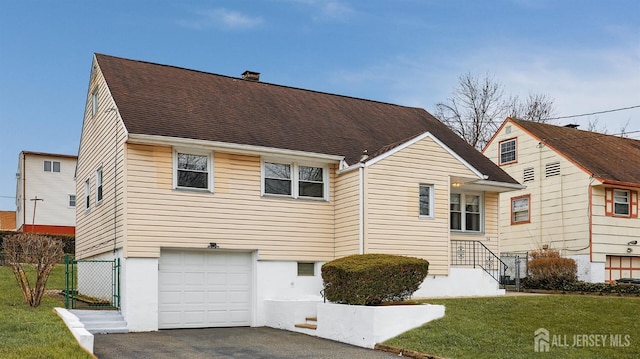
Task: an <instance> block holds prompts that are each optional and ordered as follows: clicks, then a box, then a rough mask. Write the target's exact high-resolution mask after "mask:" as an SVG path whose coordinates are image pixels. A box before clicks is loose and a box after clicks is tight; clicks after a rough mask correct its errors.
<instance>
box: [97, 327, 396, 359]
mask: <svg viewBox="0 0 640 359" xmlns="http://www.w3.org/2000/svg"><path fill="white" fill-rule="evenodd" d="M94 348H95V349H94V353H95V355H96V356H97V357H98V358H100V359H116V358H118V359H120V358H154V359H155V358H167V359H169V358H171V359H174V358H189V359H192V358H194V359H198V358H203V359H204V358H207V359H208V358H242V359H245V358H246V359H293V358H305V359H315V358H318V359H331V358H335V359H343V358H351V359H378V358H379V359H383V358H386V359H390V358H397V356H396V355H393V354H389V353H384V352H380V351H374V350H371V349H365V348H359V347H355V346H351V345H348V344H344V343H338V342H334V341H331V340H326V339H321V338H317V337H313V336H308V335H304V334H300V333H294V332H290V331H286V330H279V329H273V328H267V327H259V328H248V327H238V328H206V329H173V330H161V331H158V332H148V333H128V334H96V335H95V344H94Z"/></svg>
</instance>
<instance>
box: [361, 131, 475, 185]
mask: <svg viewBox="0 0 640 359" xmlns="http://www.w3.org/2000/svg"><path fill="white" fill-rule="evenodd" d="M427 137H428V138H430V139H431V140H433V142H435V143H436V144H438V145H439V146H440V147H442V148H443V149H444V150H445V151H447V152H448V153H449V154H450V155H451V156H453V157H454V158H455V159H456V160H458V161H459V162H460V163H462V165H464V166H465V167H467V168H468V169H469V170H470V171H471V172H473V173H474V174H475V175H476V176H478V178H480V179H483V180H485V179H487V176H486V175H484V174H482V173H481V172H480V171H478V170H477V169H475V167H473V166H472V165H471V164H470V163H469V162H467V161H465V160H464V159H463V158H462V157H460V155H458V154H457V153H456V152H455V151H454V150H452V149H451V148H449V147H448V146H447V145H445V144H444V143H443V142H442V141H440V140H439V139H438V138H437V137H436V136H434V135H432V134H431V133H430V132H425V133H423V134H421V135H419V136H417V137H414V138H412V139H410V140H409V141H407V142H405V143H403V144H401V145H399V146H397V147H395V148H393V149H391V150H389V151H387V152H385V153H383V154H381V155H380V156H378V157H376V158H373V159H371V160H370V161H367V162H366V163H365V166H366V167H369V166H372V165H374V164H376V163H377V162H379V161H381V160H383V159H385V158H387V157H389V156H391V155H393V154H395V153H397V152H399V151H402V150H404V149H405V148H407V147H409V146H411V145H413V144H415V143H417V142H419V141H422V140H424V139H425V138H427Z"/></svg>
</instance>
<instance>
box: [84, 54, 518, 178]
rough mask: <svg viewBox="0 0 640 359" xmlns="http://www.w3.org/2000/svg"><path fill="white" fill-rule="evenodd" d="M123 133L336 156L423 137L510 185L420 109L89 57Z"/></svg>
mask: <svg viewBox="0 0 640 359" xmlns="http://www.w3.org/2000/svg"><path fill="white" fill-rule="evenodd" d="M96 59H97V62H98V64H99V66H100V69H101V71H102V73H103V75H104V77H105V79H106V82H107V85H108V87H109V90H110V91H111V94H112V96H113V98H114V100H115V102H116V104H117V106H118V110H119V112H120V115H121V117H122V120H123V121H124V124H125V126H126V127H127V130H128V131H129V133H132V134H146V135H159V136H170V137H178V138H188V139H197V140H207V141H217V142H226V143H237V144H246V145H254V146H263V147H271V148H280V149H290V150H298V151H306V152H314V153H322V154H329V155H338V156H343V157H344V158H345V160H346V161H347V163H348V164H353V163H356V162H358V161H359V160H360V157H361V155H362V152H363V151H364V150H365V149H366V150H368V151H369V153H378V151H379V149H381V148H383V147H385V146H389V145H391V144H395V143H397V142H398V141H402V140H408V139H411V138H413V137H415V136H417V135H420V134H422V133H424V132H427V131H428V132H430V133H431V134H433V135H434V136H436V137H437V138H438V139H440V140H441V141H442V142H444V143H445V144H446V145H447V146H448V147H450V148H451V149H453V150H454V151H455V152H456V153H458V155H460V156H461V157H462V158H464V159H465V160H466V161H467V162H469V163H470V164H471V165H472V166H473V167H475V168H476V169H477V170H479V171H480V172H481V173H483V174H485V175H488V176H489V180H493V181H498V182H507V183H517V182H516V181H515V180H514V179H513V178H511V177H510V176H509V175H507V174H506V173H505V172H504V171H502V170H501V169H500V168H499V167H497V166H496V165H495V164H493V162H491V161H490V160H489V159H487V158H486V157H485V156H484V155H482V154H481V153H480V152H478V151H476V150H475V149H473V148H472V147H471V146H469V145H468V144H466V143H465V142H464V141H463V140H462V139H461V138H460V137H458V136H457V135H456V134H455V133H453V132H452V131H451V130H449V128H447V127H446V126H445V125H443V124H442V123H441V122H440V121H438V120H437V119H436V118H434V117H433V116H432V115H431V114H429V113H428V112H427V111H425V110H423V109H420V108H413V107H404V106H398V105H392V104H388V103H382V102H376V101H370V100H363V99H357V98H353V97H347V96H340V95H333V94H328V93H322V92H316V91H310V90H303V89H298V88H292V87H287V86H280V85H274V84H268V83H264V82H259V81H247V80H242V79H239V78H233V77H228V76H222V75H216V74H211V73H205V72H200V71H194V70H188V69H183V68H178V67H173V66H166V65H159V64H153V63H149V62H143V61H135V60H127V59H122V58H117V57H113V56H107V55H101V54H96Z"/></svg>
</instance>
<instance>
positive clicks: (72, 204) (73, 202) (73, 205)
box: [69, 194, 76, 207]
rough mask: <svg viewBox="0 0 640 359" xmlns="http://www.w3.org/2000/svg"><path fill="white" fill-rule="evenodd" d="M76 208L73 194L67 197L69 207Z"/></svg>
mask: <svg viewBox="0 0 640 359" xmlns="http://www.w3.org/2000/svg"><path fill="white" fill-rule="evenodd" d="M75 206H76V195H75V194H70V195H69V207H75Z"/></svg>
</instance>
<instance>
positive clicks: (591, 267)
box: [566, 254, 604, 283]
mask: <svg viewBox="0 0 640 359" xmlns="http://www.w3.org/2000/svg"><path fill="white" fill-rule="evenodd" d="M566 258H571V259H573V260H575V261H576V266H577V267H578V280H581V281H585V282H590V283H603V282H604V263H603V262H591V261H590V258H589V255H588V254H578V255H568V256H566Z"/></svg>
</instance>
